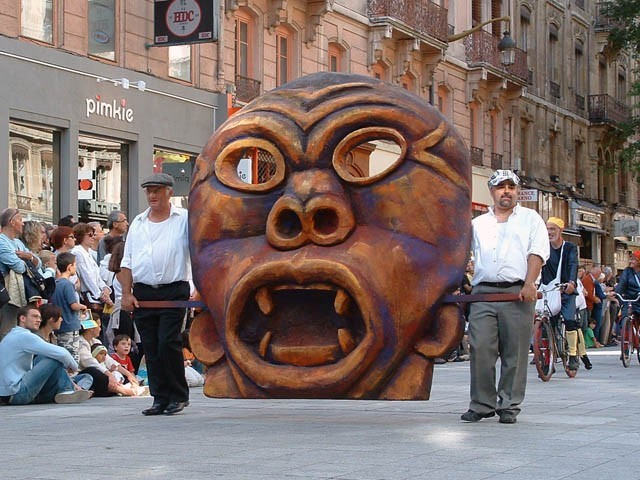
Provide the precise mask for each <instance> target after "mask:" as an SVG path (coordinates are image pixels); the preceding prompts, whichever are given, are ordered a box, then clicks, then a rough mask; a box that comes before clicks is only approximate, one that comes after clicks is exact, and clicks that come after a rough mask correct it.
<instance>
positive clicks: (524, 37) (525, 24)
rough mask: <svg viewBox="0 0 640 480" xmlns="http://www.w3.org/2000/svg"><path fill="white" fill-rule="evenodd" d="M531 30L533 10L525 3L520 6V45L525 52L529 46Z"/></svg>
mask: <svg viewBox="0 0 640 480" xmlns="http://www.w3.org/2000/svg"><path fill="white" fill-rule="evenodd" d="M530 30H531V11H530V10H529V9H528V8H527V7H525V6H524V5H523V6H522V7H521V8H520V45H518V47H520V48H521V49H522V50H524V51H525V52H526V51H527V50H528V47H529V31H530Z"/></svg>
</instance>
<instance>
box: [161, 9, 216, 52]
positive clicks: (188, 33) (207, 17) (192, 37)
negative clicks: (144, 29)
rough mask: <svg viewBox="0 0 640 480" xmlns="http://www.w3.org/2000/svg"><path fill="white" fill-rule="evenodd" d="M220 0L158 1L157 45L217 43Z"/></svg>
mask: <svg viewBox="0 0 640 480" xmlns="http://www.w3.org/2000/svg"><path fill="white" fill-rule="evenodd" d="M218 1H219V0H155V2H154V10H153V13H154V36H153V40H154V44H155V45H158V46H169V45H180V44H187V43H198V42H215V41H217V40H218V30H219V18H218V16H217V15H218V13H219V9H218Z"/></svg>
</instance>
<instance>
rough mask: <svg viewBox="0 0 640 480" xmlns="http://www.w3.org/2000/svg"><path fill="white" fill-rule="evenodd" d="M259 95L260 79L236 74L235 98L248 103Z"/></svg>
mask: <svg viewBox="0 0 640 480" xmlns="http://www.w3.org/2000/svg"><path fill="white" fill-rule="evenodd" d="M258 95H260V81H259V80H254V79H253V78H248V77H243V76H241V75H236V100H238V101H240V102H244V103H249V102H250V101H251V100H253V99H254V98H256V97H257V96H258Z"/></svg>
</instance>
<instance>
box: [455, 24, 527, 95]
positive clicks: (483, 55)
mask: <svg viewBox="0 0 640 480" xmlns="http://www.w3.org/2000/svg"><path fill="white" fill-rule="evenodd" d="M499 42H500V38H499V37H497V36H495V35H492V34H491V33H489V32H486V31H484V30H480V31H478V32H474V33H472V34H471V35H469V36H468V37H465V39H464V47H465V53H466V57H467V63H468V64H469V65H470V66H476V65H481V64H488V65H491V66H492V67H494V68H496V69H498V70H503V71H504V70H505V67H504V65H502V63H501V61H500V51H499V50H498V43H499ZM515 53H516V56H515V62H514V64H513V65H509V66H508V67H506V71H507V73H509V74H511V75H514V76H516V77H518V78H519V79H520V80H522V82H523V83H528V81H529V70H528V69H527V53H526V52H525V51H523V50H520V49H519V48H516V51H515Z"/></svg>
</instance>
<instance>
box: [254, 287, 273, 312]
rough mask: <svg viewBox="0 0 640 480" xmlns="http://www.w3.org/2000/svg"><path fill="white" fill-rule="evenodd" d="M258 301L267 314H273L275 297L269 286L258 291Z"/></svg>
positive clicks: (259, 306) (260, 307) (261, 309)
mask: <svg viewBox="0 0 640 480" xmlns="http://www.w3.org/2000/svg"><path fill="white" fill-rule="evenodd" d="M255 298H256V303H257V304H258V308H259V309H260V311H261V312H262V313H263V314H265V315H271V314H272V313H273V309H274V305H273V297H272V296H271V291H269V289H268V288H267V287H262V288H261V289H259V290H258V291H257V292H256V297H255Z"/></svg>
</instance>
